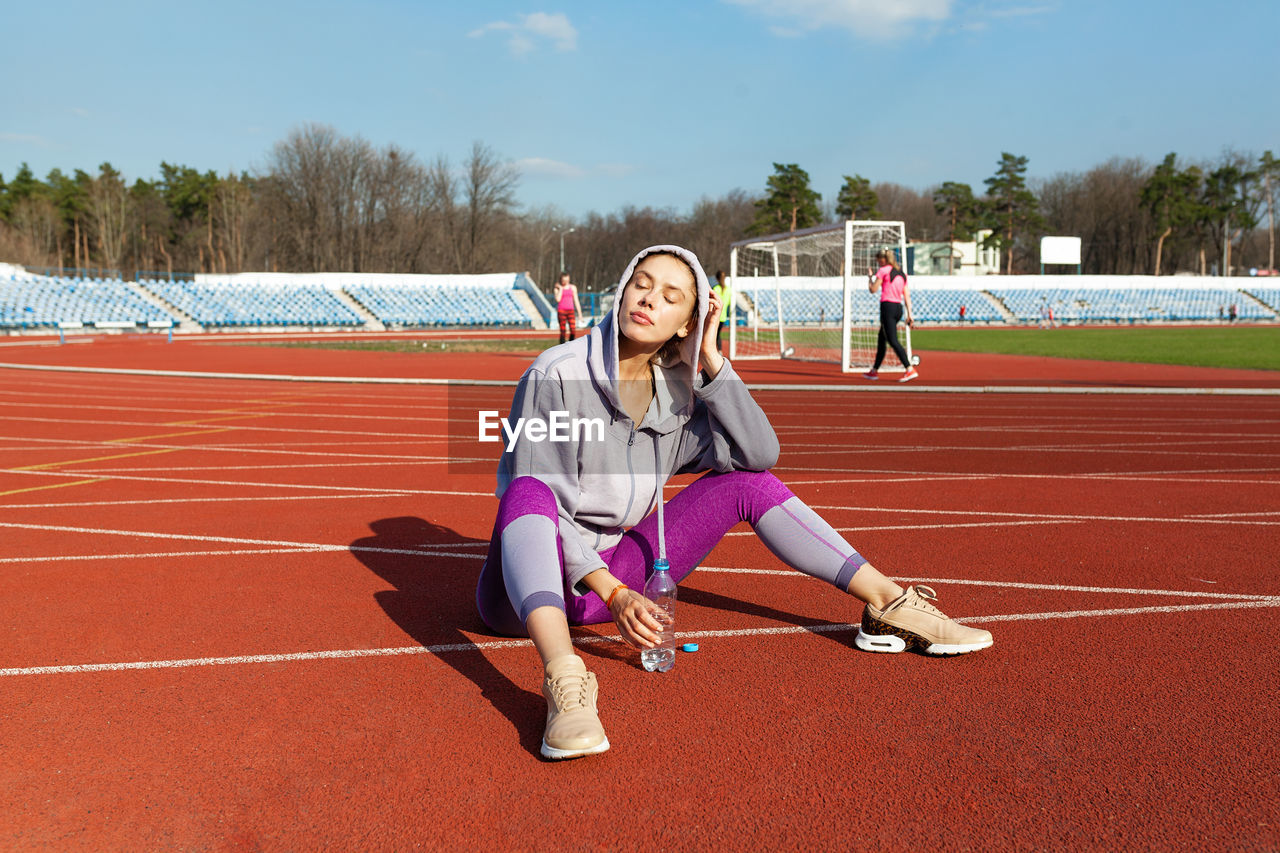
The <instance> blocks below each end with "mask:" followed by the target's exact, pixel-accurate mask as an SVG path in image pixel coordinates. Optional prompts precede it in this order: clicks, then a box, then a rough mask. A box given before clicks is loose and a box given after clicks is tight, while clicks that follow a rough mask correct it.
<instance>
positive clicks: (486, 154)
mask: <svg viewBox="0 0 1280 853" xmlns="http://www.w3.org/2000/svg"><path fill="white" fill-rule="evenodd" d="M518 182H519V176H518V175H517V173H516V170H515V168H514V167H513V166H512V165H511V164H510V163H509V162H507V161H504V160H501V159H499V158H498V155H497V154H496V153H494V151H493V150H492V149H491V148H489V147H488V146H486V145H484V144H483V143H481V142H476V143H474V144H473V145H472V146H471V156H470V157H468V158H467V162H466V164H465V167H464V169H463V178H462V187H463V193H464V194H465V196H466V205H467V206H466V219H465V224H464V228H463V231H462V245H461V246H460V251H459V253H458V254H459V259H460V261H461V264H460V266H461V269H460V272H467V273H474V272H481V271H482V270H484V269H485V267H486V266H487V264H486V262H485V254H486V253H485V250H486V249H487V248H490V247H491V246H493V245H494V243H495V241H496V240H498V239H501V235H500V233H499V232H500V231H501V230H503V229H504V226H508V225H509V224H510V223H509V220H510V218H511V215H512V212H513V211H514V209H515V206H516V197H515V190H516V185H517V183H518Z"/></svg>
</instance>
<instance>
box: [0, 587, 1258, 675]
mask: <svg viewBox="0 0 1280 853" xmlns="http://www.w3.org/2000/svg"><path fill="white" fill-rule="evenodd" d="M1260 607H1280V598H1273V599H1267V600H1263V601H1233V602H1222V603H1216V604H1186V605H1172V606H1166V607H1125V608H1111V609H1107V610H1070V611H1058V612H1054V613H1008V614H1000V615H994V616H969V617H964V618H963V619H960V620H957V621H963V622H964V623H965V624H973V623H978V622H1015V621H1019V622H1025V621H1040V620H1046V619H1078V618H1084V617H1101V616H1132V615H1138V614H1146V613H1182V612H1191V611H1202V610H1236V609H1247V608H1260ZM857 628H858V626H857V625H852V624H849V623H830V622H827V623H820V624H816V625H784V626H777V627H769V628H738V629H732V630H707V631H678V632H677V633H676V637H677V639H712V638H730V637H762V636H778V635H788V634H793V635H794V634H830V633H842V632H847V631H855V630H857ZM622 642H623V641H622V638H621V637H619V636H589V637H575V638H574V640H573V643H574V645H577V646H589V645H599V644H603V643H622ZM532 645H533V643H532V642H531V641H529V640H489V641H481V642H472V643H445V644H440V645H432V646H395V647H391V648H382V649H336V650H333V651H322V652H286V653H282V654H259V655H237V656H234V657H208V658H184V659H179V660H151V661H128V662H123V663H87V664H69V665H64V666H29V667H12V668H9V669H0V677H13V676H22V675H70V674H76V673H88V672H122V671H127V670H146V669H179V668H187V667H199V666H231V665H236V664H263V663H285V662H291V661H314V660H343V659H351V658H372V657H393V656H397V657H398V656H401V655H423V654H428V655H441V654H449V653H451V652H475V651H481V652H483V651H490V650H496V649H515V648H528V647H532Z"/></svg>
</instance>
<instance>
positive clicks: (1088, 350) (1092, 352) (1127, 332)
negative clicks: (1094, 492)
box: [250, 326, 1280, 370]
mask: <svg viewBox="0 0 1280 853" xmlns="http://www.w3.org/2000/svg"><path fill="white" fill-rule="evenodd" d="M790 334H791V335H794V336H795V337H789V340H794V341H796V342H797V343H800V342H801V341H803V340H804V336H805V331H804V330H796V331H795V332H793V333H790ZM556 343H557V340H556V338H554V337H547V336H545V335H544V336H541V337H532V336H531V337H528V338H456V339H447V338H433V339H431V340H369V341H351V340H345V341H323V340H311V341H290V342H278V341H270V342H268V341H264V342H262V343H261V344H250V346H282V347H307V348H313V349H338V350H381V351H389V352H416V353H428V352H441V351H446V352H540V351H541V350H544V349H546V348H547V347H550V346H554V345H555V344H556ZM912 346H913V348H914V349H917V350H921V351H925V352H927V351H930V350H934V351H939V350H941V351H949V352H978V353H997V354H1002V355H1039V356H1052V357H1055V358H1088V359H1097V360H1100V361H1130V362H1143V363H1148V364H1185V365H1191V366H1195V367H1235V368H1247V369H1255V370H1280V326H1223V327H1185V328H1183V327H1176V326H1117V327H1088V326H1086V327H1074V326H1073V327H1067V328H1058V329H1028V328H1014V329H1006V328H988V327H985V326H984V327H974V328H969V329H956V328H947V329H930V328H920V329H916V330H915V331H913V332H912Z"/></svg>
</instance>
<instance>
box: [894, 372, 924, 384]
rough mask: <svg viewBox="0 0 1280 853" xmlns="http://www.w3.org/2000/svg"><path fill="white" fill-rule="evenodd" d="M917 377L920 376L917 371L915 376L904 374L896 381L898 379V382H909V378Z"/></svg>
mask: <svg viewBox="0 0 1280 853" xmlns="http://www.w3.org/2000/svg"><path fill="white" fill-rule="evenodd" d="M919 378H920V374H919V373H917V374H916V375H915V376H904V377H902V378H901V379H899V380H898V381H899V382H910V381H911V380H913V379H919Z"/></svg>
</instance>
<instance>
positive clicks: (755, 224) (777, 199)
mask: <svg viewBox="0 0 1280 853" xmlns="http://www.w3.org/2000/svg"><path fill="white" fill-rule="evenodd" d="M768 187H769V194H768V195H767V196H765V197H764V198H762V199H759V200H757V201H756V203H755V207H756V217H755V219H754V220H753V221H752V223H751V227H750V228H748V229H747V234H748V235H751V236H759V235H762V234H775V233H779V232H782V231H797V230H799V229H801V228H808V227H810V226H812V225H817V224H818V223H819V222H821V221H822V213H821V212H820V211H819V210H818V201H819V200H821V198H822V195H821V194H820V193H817V192H814V191H813V190H812V189H810V188H809V173H808V172H806V171H805V170H804V169H801V168H800V167H799V166H798V165H797V164H795V163H787V164H783V163H774V164H773V174H772V175H770V176H769V180H768Z"/></svg>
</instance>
